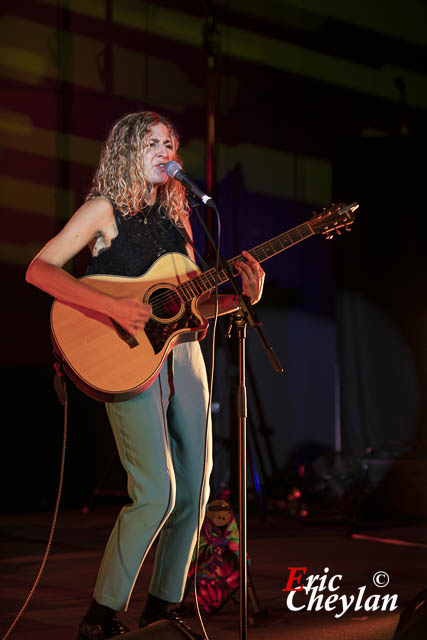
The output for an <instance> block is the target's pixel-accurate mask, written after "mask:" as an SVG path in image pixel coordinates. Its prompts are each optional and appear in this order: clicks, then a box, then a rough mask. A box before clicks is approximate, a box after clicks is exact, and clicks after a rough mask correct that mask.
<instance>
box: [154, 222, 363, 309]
mask: <svg viewBox="0 0 427 640" xmlns="http://www.w3.org/2000/svg"><path fill="white" fill-rule="evenodd" d="M322 219H324V216H322ZM352 222H353V220H352V219H351V218H349V219H345V218H343V223H344V224H343V225H340V226H348V225H350V224H351V223H352ZM312 224H313V226H318V225H319V221H317V222H316V220H315V219H313V223H312ZM336 228H339V227H335V229H336ZM314 233H316V231H313V230H312V227H311V225H310V223H309V222H308V221H307V222H304V223H302V224H301V225H299V226H297V227H295V228H294V229H291V230H290V231H285V232H284V233H282V234H279V235H278V236H276V237H275V238H272V239H271V240H268V241H267V242H264V243H262V244H261V245H258V246H256V247H254V248H253V249H251V250H250V251H249V252H248V253H250V254H251V255H252V256H253V257H254V258H256V259H257V260H258V262H263V261H264V260H267V259H268V258H270V257H273V256H274V255H276V254H278V253H280V252H281V251H284V250H285V249H287V248H289V247H290V246H292V245H294V244H297V243H298V242H301V241H302V240H305V239H306V238H308V237H310V236H311V235H313V234H314ZM270 250H271V251H270ZM239 260H241V257H240V256H236V257H234V258H231V259H230V260H229V261H228V264H229V266H230V267H231V268H232V269H233V267H234V265H235V264H236V262H238V261H239ZM213 273H214V270H213V269H209V270H208V271H205V272H204V273H202V274H200V275H199V276H196V277H195V278H190V279H189V280H186V281H185V282H183V283H182V284H180V285H178V286H177V287H173V288H171V289H168V290H167V292H166V293H164V294H161V295H159V296H158V297H156V298H155V299H154V300H153V303H152V308H153V311H160V310H161V309H162V308H163V305H164V304H166V303H167V302H168V301H171V299H172V300H173V301H175V302H176V301H179V302H181V301H182V302H190V301H191V300H192V299H193V298H197V297H198V296H199V295H201V294H202V293H205V292H206V291H209V290H211V289H213V288H214V287H215V284H212V281H211V280H210V278H213V277H214V276H213ZM232 273H233V275H238V273H237V271H236V270H234V269H233V271H232ZM218 275H219V278H220V284H223V283H224V282H226V281H227V280H228V276H227V275H226V273H225V270H224V269H221V270H220V272H219V274H218ZM198 287H200V289H201V290H200V291H199V290H198ZM186 289H187V290H188V291H189V293H190V297H189V298H188V297H187V295H188V291H186ZM181 293H183V294H185V295H181Z"/></svg>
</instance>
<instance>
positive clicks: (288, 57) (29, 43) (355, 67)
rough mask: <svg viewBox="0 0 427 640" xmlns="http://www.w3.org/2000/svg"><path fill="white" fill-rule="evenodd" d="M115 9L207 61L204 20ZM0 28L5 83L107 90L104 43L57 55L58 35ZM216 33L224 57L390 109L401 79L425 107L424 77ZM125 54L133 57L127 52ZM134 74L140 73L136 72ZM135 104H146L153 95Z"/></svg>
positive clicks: (123, 19)
mask: <svg viewBox="0 0 427 640" xmlns="http://www.w3.org/2000/svg"><path fill="white" fill-rule="evenodd" d="M319 4H321V3H319ZM70 5H71V6H73V3H70ZM113 6H114V17H113V19H114V21H115V23H117V24H121V25H123V26H127V27H130V28H132V29H137V30H140V31H141V32H144V31H146V32H148V33H150V34H154V35H157V36H162V37H165V38H169V39H171V40H173V41H177V42H183V43H185V44H187V45H188V44H190V45H192V46H195V47H198V48H199V49H200V55H204V49H203V42H202V29H203V26H204V24H205V21H204V20H203V19H202V18H196V17H194V16H190V15H188V14H185V13H182V12H178V11H172V10H170V9H165V8H163V7H159V6H156V5H155V4H154V3H150V2H142V1H141V2H137V1H136V0H120V1H119V2H115V3H114V5H113ZM1 23H2V27H3V33H5V34H6V35H5V38H4V39H3V40H4V41H3V42H2V45H3V46H4V47H6V49H7V51H8V52H9V53H8V55H7V56H6V59H5V60H4V61H3V66H0V73H1V74H3V75H6V76H7V77H11V75H12V76H13V74H16V77H17V78H19V79H20V80H22V81H24V82H30V83H35V82H36V81H38V82H41V81H42V80H43V78H45V77H47V78H50V77H60V78H61V79H62V80H67V81H69V82H74V83H76V84H78V85H81V86H85V87H89V88H91V89H95V90H101V91H102V90H104V88H105V87H104V83H103V80H102V78H101V76H100V69H99V64H100V60H101V59H102V54H103V50H104V42H102V41H98V40H94V39H89V38H85V37H82V36H78V35H70V34H68V33H62V32H59V33H60V34H61V38H62V40H61V42H62V43H63V45H62V53H61V52H59V53H61V55H59V53H58V51H57V33H58V32H57V31H55V29H53V28H49V27H44V26H42V25H39V24H37V23H34V22H30V21H27V20H22V19H20V18H15V17H12V16H4V17H3V18H2V20H1ZM100 28H102V26H101V25H100ZM219 29H220V33H221V34H222V44H223V52H224V53H225V54H226V55H229V56H232V57H236V58H239V59H242V60H246V61H249V62H255V63H257V64H261V65H265V66H267V67H272V68H276V69H280V70H283V71H287V72H290V73H293V74H296V75H300V76H303V77H306V78H311V79H315V80H320V81H322V82H325V83H326V84H331V85H335V86H339V87H345V88H347V89H351V90H354V91H358V92H362V93H365V94H368V95H372V96H376V97H380V98H386V99H387V100H392V101H394V102H399V101H400V100H401V96H400V94H399V92H398V91H397V89H396V87H395V84H394V80H395V78H396V77H402V78H403V80H404V82H405V85H406V94H407V96H406V98H407V103H408V104H409V105H412V106H416V107H421V108H427V76H426V75H424V74H421V73H417V72H415V71H411V70H408V69H405V68H401V67H398V66H393V65H385V66H384V67H383V68H380V69H375V68H373V67H370V66H368V65H363V64H358V63H355V62H351V61H348V60H345V59H342V58H339V57H336V56H332V55H329V54H324V53H319V52H317V51H313V50H310V49H308V48H305V47H302V46H298V45H294V44H290V43H287V42H284V41H282V40H280V39H278V38H268V37H266V36H262V35H258V34H256V33H254V32H250V31H246V30H243V29H239V28H237V27H228V26H224V25H219ZM17 41H19V42H21V41H24V42H25V47H22V51H24V53H23V54H22V55H21V56H19V55H15V54H14V55H11V51H12V50H13V51H15V53H16V50H21V49H20V48H19V47H17V46H16V42H17ZM129 51H130V52H132V48H131V47H130V48H129ZM67 52H68V56H69V58H67ZM31 55H33V56H34V59H31ZM58 55H59V57H58ZM28 56H29V57H28ZM124 57H125V56H123V58H124ZM58 60H59V62H58ZM27 61H29V62H28V64H27ZM58 65H59V67H58ZM138 73H139V74H141V73H143V71H142V70H141V69H139V71H138ZM117 74H124V75H128V76H134V75H135V67H134V65H131V68H129V67H125V68H119V69H117V70H116V75H117ZM28 78H29V79H28ZM118 90H119V91H120V85H119V87H118ZM141 90H142V88H141ZM119 95H121V94H119ZM140 97H141V98H147V99H148V98H151V95H141V96H140Z"/></svg>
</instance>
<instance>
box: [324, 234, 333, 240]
mask: <svg viewBox="0 0 427 640" xmlns="http://www.w3.org/2000/svg"><path fill="white" fill-rule="evenodd" d="M325 237H326V240H333V238H334V234H333V233H330V232H329V233H328V234H327V235H326V236H325Z"/></svg>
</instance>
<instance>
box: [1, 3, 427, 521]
mask: <svg viewBox="0 0 427 640" xmlns="http://www.w3.org/2000/svg"><path fill="white" fill-rule="evenodd" d="M371 4H372V6H370V4H367V5H365V6H361V7H359V3H357V2H353V1H351V2H346V3H335V2H332V0H331V1H328V2H322V3H318V2H314V1H310V0H304V1H300V2H296V1H292V0H288V1H285V0H282V1H280V2H279V1H277V2H275V1H272V0H270V1H268V2H263V3H259V2H250V1H246V2H243V1H241V0H239V1H231V0H228V1H225V0H224V1H219V0H218V1H216V2H214V1H213V2H191V1H190V2H185V3H181V4H180V5H177V3H175V2H171V1H169V0H159V1H157V2H142V1H141V2H139V1H138V0H122V1H120V2H119V1H118V0H116V1H115V2H114V1H112V0H98V1H94V2H78V1H77V0H75V1H70V2H64V3H61V2H54V1H53V0H51V1H49V0H45V1H40V2H38V1H33V2H29V1H25V0H23V1H21V2H19V3H17V2H8V1H5V2H3V4H2V11H1V22H0V24H1V32H0V33H1V43H2V48H1V51H2V54H1V60H0V78H1V98H2V99H1V108H0V126H1V130H2V136H1V149H2V155H1V192H0V205H1V213H2V225H1V261H2V273H3V312H2V336H3V341H2V359H1V372H2V380H3V384H2V389H3V406H4V409H3V415H4V418H3V425H2V427H3V428H2V433H3V438H2V447H1V448H2V453H3V456H2V457H3V461H2V483H3V488H4V499H3V501H2V509H3V510H4V511H10V510H15V509H18V510H26V509H43V508H49V507H50V506H51V504H52V500H53V499H54V496H55V494H56V485H57V473H58V469H59V458H60V450H61V441H62V431H63V412H62V407H61V406H60V405H59V404H58V401H57V398H56V395H55V393H54V391H53V388H52V379H53V369H52V357H51V347H50V336H49V308H50V304H51V301H50V299H49V297H48V296H47V295H46V294H44V293H41V292H39V291H37V290H35V289H34V288H32V287H31V286H29V285H27V284H26V283H25V281H24V274H25V269H26V265H27V264H28V263H29V261H30V260H31V259H32V257H33V256H34V255H35V253H36V252H37V251H38V250H39V249H40V248H41V247H42V246H43V244H44V243H45V242H46V241H47V240H48V239H49V238H50V237H51V236H52V235H53V234H54V233H56V232H57V231H58V230H59V229H60V228H61V227H62V226H63V224H64V222H65V221H66V220H67V219H68V217H69V216H70V215H71V214H72V213H73V211H74V210H75V209H76V208H77V207H78V206H79V205H80V204H81V202H82V201H83V199H84V196H85V193H86V192H87V190H88V187H89V185H90V180H91V176H92V173H93V170H94V167H95V166H96V163H97V161H98V157H99V149H100V144H101V142H102V140H103V139H104V138H105V136H106V134H107V132H108V130H109V129H110V127H111V125H112V124H113V122H114V121H115V120H116V119H117V118H119V117H121V116H122V115H123V114H125V113H127V112H132V111H137V110H142V109H152V110H155V111H159V112H161V113H164V114H166V115H167V116H169V117H170V118H171V119H172V121H173V122H174V123H175V125H176V127H177V129H178V131H179V132H180V133H181V138H182V140H181V155H182V157H183V160H184V164H185V168H186V172H187V173H188V174H189V175H190V176H192V177H193V178H194V179H195V180H197V181H198V182H199V183H200V184H201V185H203V186H206V184H208V186H209V187H210V191H211V192H212V194H213V195H214V197H215V199H216V201H217V204H218V206H219V210H220V213H221V219H222V252H223V254H224V255H225V256H226V257H232V256H233V255H236V254H237V253H239V252H240V250H241V249H243V248H251V247H252V246H254V245H256V244H259V243H260V242H263V241H264V240H267V239H269V238H270V237H272V236H274V235H277V234H278V233H281V232H282V231H285V230H287V229H290V228H291V227H294V226H296V225H298V224H301V223H302V222H304V221H305V220H307V219H308V218H309V217H310V216H311V212H312V210H317V211H320V210H321V209H322V208H323V207H328V206H329V205H330V204H331V203H332V202H353V201H357V202H359V203H360V209H359V211H358V212H357V215H356V221H355V223H354V225H353V229H352V232H351V233H349V234H347V233H344V234H343V235H342V236H341V237H340V238H339V239H335V240H333V241H332V242H327V241H325V240H324V239H323V238H321V237H315V238H310V239H308V240H307V241H306V242H303V243H301V244H299V245H297V246H295V247H293V248H291V249H289V251H288V252H286V253H285V254H282V255H280V256H276V257H275V258H273V259H272V260H271V261H269V262H267V263H265V265H264V267H265V270H266V273H267V278H266V287H265V295H264V298H263V301H262V303H261V304H260V305H259V306H258V308H257V311H258V314H259V316H260V318H261V319H262V321H263V324H264V331H265V333H266V336H267V338H268V339H269V341H270V342H271V344H272V345H273V347H274V349H275V351H276V352H277V354H278V356H279V359H280V360H281V362H282V364H283V366H284V367H285V373H284V375H282V376H277V375H276V374H274V372H273V370H272V369H271V367H270V365H269V363H268V361H267V360H266V358H265V356H264V354H263V353H262V350H261V349H260V347H259V345H258V343H257V341H256V338H255V336H254V335H252V334H251V333H250V332H249V336H248V367H249V369H250V376H249V378H250V379H249V388H248V392H249V408H250V420H249V423H250V424H249V427H250V453H251V455H252V456H253V461H254V467H253V468H254V469H255V475H256V474H258V475H259V477H260V481H261V484H262V486H263V490H264V494H263V498H264V499H265V500H266V501H268V500H270V503H269V504H270V505H271V504H275V505H276V506H277V505H278V504H279V505H280V504H282V506H283V500H282V503H280V500H281V499H283V498H286V496H287V491H288V489H289V486H290V484H291V485H292V483H294V484H295V478H294V476H295V477H296V476H298V469H300V472H301V465H306V467H307V468H309V467H310V464H311V463H312V462H313V461H314V460H319V459H320V460H321V461H322V462H321V463H320V466H322V464H323V465H324V466H326V467H328V465H329V464H330V463H329V462H327V460H328V458H326V457H325V456H326V455H327V454H331V455H332V454H333V456H335V458H334V459H335V460H336V459H337V458H336V456H337V453H338V452H341V457H340V458H339V459H340V464H342V465H343V468H342V470H343V475H344V476H345V478H346V479H347V480H348V481H349V482H350V484H351V483H352V481H353V480H354V474H352V471H351V469H352V468H353V467H352V465H353V464H354V463H355V461H356V462H357V464H359V463H360V461H361V460H363V464H364V472H365V473H366V470H368V475H369V474H370V478H371V480H370V482H371V488H372V487H373V486H375V487H377V486H378V484H379V482H380V479H383V478H384V474H385V472H384V469H387V470H388V472H389V475H390V471H391V470H393V469H398V472H396V473H395V474H394V476H393V474H391V475H392V479H391V481H390V482H391V485H390V486H392V489H391V490H390V491H388V493H387V492H386V497H384V499H383V500H382V502H381V504H382V505H383V507H384V509H383V510H384V511H385V512H386V513H391V512H398V513H401V512H402V504H407V505H408V507H407V513H409V514H410V515H414V514H416V515H420V514H422V515H425V509H426V507H425V495H424V493H425V490H424V486H427V483H426V480H427V473H426V469H427V460H426V439H427V421H426V401H425V400H426V387H427V385H426V370H425V359H426V358H425V356H426V324H425V317H426V316H425V251H424V243H425V241H424V233H423V232H424V226H425V223H424V218H425V200H426V187H425V165H426V163H425V148H426V144H425V143H426V111H427V58H426V51H427V35H426V33H427V32H426V30H425V25H426V14H427V6H426V3H425V2H423V1H421V0H410V1H407V2H406V3H405V4H404V5H403V3H401V2H396V1H395V2H385V1H384V2H383V1H381V2H379V3H371ZM374 4H375V6H373V5H374ZM319 5H320V6H319ZM209 122H210V123H212V122H215V136H214V139H213V143H214V145H213V149H212V152H213V155H212V156H211V159H212V162H213V171H212V172H210V171H209V162H208V160H209V156H208V146H207V141H208V123H209ZM193 226H194V232H195V237H196V241H197V243H198V245H199V246H200V247H201V252H202V253H206V245H205V241H204V237H203V233H202V231H201V230H200V226H199V224H198V222H197V221H196V220H195V219H194V218H193ZM86 259H87V255H86V253H83V254H82V255H81V256H78V257H77V258H76V259H75V260H74V261H73V264H71V265H69V269H70V270H71V271H72V272H73V273H74V274H75V275H81V274H82V273H83V272H84V267H85V261H86ZM224 327H225V328H226V323H225V324H224V325H223V324H222V322H221V324H220V328H219V336H218V357H217V370H216V384H215V397H214V401H215V403H216V405H215V406H217V407H218V412H217V413H215V414H214V423H215V451H216V454H215V460H216V464H215V471H214V475H213V482H212V484H213V486H212V488H213V492H214V494H219V493H221V492H222V491H223V490H226V489H228V488H233V472H234V468H235V456H234V442H235V436H234V433H235V427H234V415H233V414H234V412H233V403H234V400H233V393H234V388H235V387H234V385H235V368H233V367H232V366H231V364H232V362H233V360H232V350H233V348H232V347H230V346H227V344H226V343H225V342H224V340H223V332H224ZM205 348H206V345H205ZM230 352H231V353H230ZM68 391H69V399H70V402H69V419H68V426H69V435H68V450H67V464H66V474H65V487H64V503H65V504H66V505H67V504H68V505H73V506H83V505H85V504H87V503H88V501H90V500H91V499H92V497H93V492H94V491H95V490H96V488H98V489H99V488H105V489H111V493H112V490H113V489H114V490H118V489H119V490H120V489H121V488H123V477H122V476H121V473H120V471H119V469H118V468H117V462H116V460H115V456H114V449H113V446H112V441H111V435H110V432H109V426H108V423H107V421H106V418H105V415H104V409H103V407H102V405H99V404H97V403H95V402H94V401H92V400H90V399H89V398H86V397H85V396H83V394H81V393H80V392H79V391H77V390H76V389H74V388H73V387H72V385H71V384H69V385H68ZM230 451H231V457H230ZM319 457H320V458H319ZM251 459H252V458H251ZM328 468H329V467H328ZM230 469H231V472H230ZM105 472H107V475H105ZM396 474H397V475H396ZM298 477H301V476H298ZM414 487H415V488H414ZM107 493H108V491H107ZM390 496H392V497H390ZM274 500H278V502H274ZM285 502H286V500H285ZM277 508H280V507H277Z"/></svg>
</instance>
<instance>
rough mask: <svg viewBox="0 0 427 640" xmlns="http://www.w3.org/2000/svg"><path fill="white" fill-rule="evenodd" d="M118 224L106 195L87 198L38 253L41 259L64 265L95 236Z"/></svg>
mask: <svg viewBox="0 0 427 640" xmlns="http://www.w3.org/2000/svg"><path fill="white" fill-rule="evenodd" d="M112 226H115V224H114V212H113V207H112V205H111V203H110V202H109V201H108V200H107V199H106V198H101V197H100V198H94V199H93V200H87V201H86V202H85V203H84V204H83V205H82V206H81V207H80V208H79V209H77V211H76V212H75V213H74V215H73V216H72V217H71V218H70V220H69V221H68V222H67V224H66V225H65V227H64V228H63V229H62V231H60V232H59V233H58V235H56V236H55V237H54V238H52V240H50V242H48V244H47V245H45V247H43V249H42V250H41V252H40V253H39V254H38V255H37V257H39V258H40V259H42V260H44V261H46V262H49V263H51V264H55V265H58V266H63V265H64V264H65V263H66V262H67V261H68V260H70V259H71V258H73V257H74V256H75V255H76V254H77V253H79V251H81V250H82V249H83V247H85V246H86V245H89V244H90V243H91V242H92V241H93V240H94V238H96V237H98V236H99V235H104V234H107V233H108V230H109V229H111V227H112Z"/></svg>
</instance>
